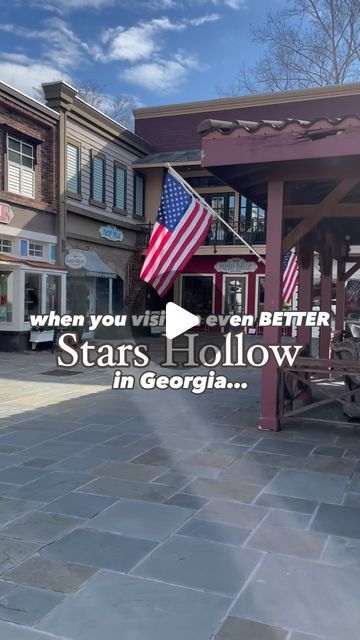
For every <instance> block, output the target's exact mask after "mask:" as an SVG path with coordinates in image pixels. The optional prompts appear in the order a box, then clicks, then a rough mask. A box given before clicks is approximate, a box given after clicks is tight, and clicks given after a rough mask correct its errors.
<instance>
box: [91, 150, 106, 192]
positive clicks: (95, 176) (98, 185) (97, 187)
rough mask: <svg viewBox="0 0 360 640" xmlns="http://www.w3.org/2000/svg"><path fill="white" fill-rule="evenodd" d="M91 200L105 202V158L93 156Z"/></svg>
mask: <svg viewBox="0 0 360 640" xmlns="http://www.w3.org/2000/svg"><path fill="white" fill-rule="evenodd" d="M91 200H94V202H101V203H104V202H105V158H104V157H103V156H95V155H94V156H92V158H91Z"/></svg>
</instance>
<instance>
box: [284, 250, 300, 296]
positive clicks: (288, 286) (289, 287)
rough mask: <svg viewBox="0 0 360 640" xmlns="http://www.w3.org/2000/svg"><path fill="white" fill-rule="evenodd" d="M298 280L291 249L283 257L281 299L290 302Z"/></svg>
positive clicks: (295, 263)
mask: <svg viewBox="0 0 360 640" xmlns="http://www.w3.org/2000/svg"><path fill="white" fill-rule="evenodd" d="M297 282H298V264H297V258H296V255H295V253H294V252H293V251H288V252H287V253H286V254H285V255H284V258H283V293H282V297H283V301H284V302H285V304H286V303H289V302H291V300H292V297H293V295H294V291H295V289H296V285H297Z"/></svg>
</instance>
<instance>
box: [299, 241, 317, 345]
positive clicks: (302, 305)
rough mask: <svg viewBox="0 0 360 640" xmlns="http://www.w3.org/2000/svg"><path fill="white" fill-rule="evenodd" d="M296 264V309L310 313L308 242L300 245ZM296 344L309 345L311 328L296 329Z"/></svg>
mask: <svg viewBox="0 0 360 640" xmlns="http://www.w3.org/2000/svg"><path fill="white" fill-rule="evenodd" d="M298 262H299V279H298V287H299V288H298V309H299V311H311V309H312V304H313V271H314V249H313V246H312V243H311V242H310V240H309V244H307V243H304V242H302V243H300V246H299V248H298ZM297 343H298V344H301V345H303V346H306V345H310V344H311V327H304V326H301V327H299V328H298V331H297Z"/></svg>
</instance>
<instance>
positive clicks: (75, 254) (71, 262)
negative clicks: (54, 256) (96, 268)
mask: <svg viewBox="0 0 360 640" xmlns="http://www.w3.org/2000/svg"><path fill="white" fill-rule="evenodd" d="M65 264H66V266H67V267H69V269H83V268H84V267H85V265H86V256H84V254H83V253H81V251H69V253H67V254H66V256H65Z"/></svg>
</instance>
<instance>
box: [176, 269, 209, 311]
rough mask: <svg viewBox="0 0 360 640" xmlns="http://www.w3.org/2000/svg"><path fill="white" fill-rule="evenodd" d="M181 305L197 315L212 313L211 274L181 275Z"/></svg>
mask: <svg viewBox="0 0 360 640" xmlns="http://www.w3.org/2000/svg"><path fill="white" fill-rule="evenodd" d="M181 304H182V306H183V307H184V308H185V309H187V311H190V313H195V314H197V315H202V316H205V315H209V314H210V313H212V304H213V279H212V276H197V275H191V276H190V275H189V276H182V302H181Z"/></svg>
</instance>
